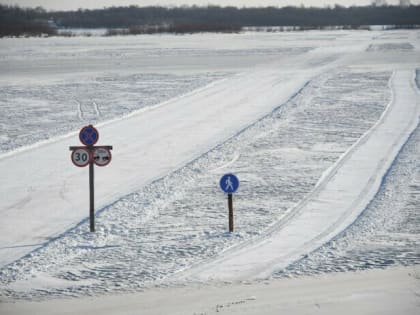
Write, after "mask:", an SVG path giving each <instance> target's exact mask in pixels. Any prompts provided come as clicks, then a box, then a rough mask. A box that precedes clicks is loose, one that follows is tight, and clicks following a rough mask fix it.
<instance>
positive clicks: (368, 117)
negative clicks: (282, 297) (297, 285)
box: [0, 31, 420, 300]
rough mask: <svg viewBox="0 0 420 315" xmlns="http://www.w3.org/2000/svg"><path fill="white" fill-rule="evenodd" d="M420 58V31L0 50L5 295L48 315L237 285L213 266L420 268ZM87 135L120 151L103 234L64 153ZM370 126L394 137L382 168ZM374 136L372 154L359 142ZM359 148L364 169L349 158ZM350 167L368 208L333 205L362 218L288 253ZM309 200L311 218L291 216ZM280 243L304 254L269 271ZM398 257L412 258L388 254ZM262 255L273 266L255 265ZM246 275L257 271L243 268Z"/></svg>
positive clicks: (101, 193)
mask: <svg viewBox="0 0 420 315" xmlns="http://www.w3.org/2000/svg"><path fill="white" fill-rule="evenodd" d="M419 48H420V32H418V31H387V32H376V31H337V32H315V31H311V32H298V33H275V34H271V33H267V34H262V33H244V34H233V35H232V34H231V35H211V34H201V35H191V36H189V35H188V36H170V35H157V36H136V37H107V38H102V37H92V38H43V39H2V40H1V41H0V95H1V96H2V97H1V98H0V99H1V100H0V110H1V111H2V115H1V118H0V128H1V134H0V150H1V152H2V153H1V154H2V155H0V171H1V174H2V178H1V179H0V184H1V186H0V187H1V188H0V189H1V191H0V192H1V195H2V200H1V201H0V215H1V217H2V220H1V223H0V262H1V264H2V265H3V267H2V269H0V294H1V295H2V296H3V297H4V298H10V299H15V298H18V299H20V298H23V299H36V300H38V299H45V298H46V299H49V298H52V297H62V296H81V295H98V294H102V293H109V292H111V293H112V292H121V291H123V292H125V291H132V290H139V289H141V288H144V287H145V286H150V285H156V284H160V285H167V284H169V283H173V282H179V281H181V282H182V283H185V281H191V279H193V280H198V281H203V279H204V281H207V280H208V279H219V280H222V281H223V280H226V279H230V278H231V276H230V275H229V276H227V275H224V273H223V272H222V271H221V270H219V269H218V268H214V267H211V266H214V265H215V264H216V265H218V264H219V262H225V263H226V266H235V267H234V269H233V270H232V273H233V274H235V277H234V278H235V279H239V280H248V279H253V278H254V277H255V276H256V275H257V274H258V275H261V274H264V276H265V277H270V276H271V275H274V276H284V275H285V274H286V275H291V274H302V273H305V274H314V273H319V272H323V271H331V270H341V269H342V270H352V269H355V268H356V269H361V268H364V266H372V267H381V266H383V265H392V264H395V263H396V264H413V263H414V264H417V263H418V262H419V254H418V251H416V249H415V248H416V247H417V248H418V246H417V244H418V242H419V238H418V234H416V231H418V228H419V224H418V222H419V219H418V214H416V212H415V211H414V210H413V211H410V210H407V205H412V206H413V208H415V204H416V199H415V197H416V196H417V195H416V189H415V188H416V187H418V185H417V179H416V177H415V176H414V175H413V174H415V171H416V169H417V165H416V164H415V163H414V162H413V159H414V157H415V156H416V155H417V153H416V152H417V151H416V146H415V143H416V139H417V138H418V135H417V134H418V130H417V129H416V125H417V115H418V112H417V111H418V105H419V94H418V87H417V86H416V84H415V73H416V69H418V68H420V54H419ZM403 95H405V96H403ZM402 106H404V110H401V108H402ZM402 112H404V113H406V114H407V115H406V116H407V117H405V116H404V115H400V114H401V113H402ZM384 113H388V116H389V120H386V119H385V118H384V115H385V114H384ZM385 116H386V115H385ZM394 118H395V119H394ZM88 123H92V124H95V125H97V126H98V129H99V131H100V132H101V141H104V144H105V142H106V144H112V145H114V152H113V155H114V159H113V161H112V163H111V164H110V165H109V166H108V167H107V168H104V169H100V170H98V171H97V183H98V185H97V189H98V193H97V198H98V200H97V205H98V216H97V233H95V234H90V233H89V232H88V223H87V222H86V221H85V219H86V217H87V214H88V213H87V205H88V200H87V192H86V190H85V188H86V186H87V174H86V173H87V172H86V170H84V169H81V170H79V169H76V168H75V167H74V166H73V165H72V164H71V162H70V159H69V152H68V146H69V145H75V144H77V141H76V140H77V131H78V129H80V128H81V127H82V126H84V125H86V124H88ZM378 124H379V125H381V124H383V125H384V126H385V127H384V131H383V132H388V131H390V134H389V135H388V136H387V137H388V140H389V141H390V142H391V139H392V143H391V145H390V146H389V150H388V149H387V150H388V151H384V152H387V154H384V153H378V152H381V151H380V150H379V149H377V148H375V146H374V144H375V143H377V144H378V143H379V144H380V143H383V144H384V145H385V144H387V141H386V139H387V138H386V137H384V136H383V134H385V133H383V134H382V136H381V135H377V134H380V132H379V131H378V132H376V131H377V129H380V128H379V127H377V126H378ZM399 130H401V131H399ZM413 130H415V131H414V133H413V134H412V136H411V137H410V138H409V136H410V134H411V132H412V131H413ZM367 134H368V135H370V134H372V135H373V136H372V139H374V140H372V141H371V142H369V141H367V140H366V141H365V140H360V139H364V137H365V138H368V137H367V136H366V135H367ZM369 137H370V136H369ZM373 137H376V138H373ZM407 139H409V140H408V142H406V140H407ZM376 140H377V141H376ZM381 141H382V142H381ZM358 143H362V144H363V145H359V144H358ZM361 147H364V148H365V149H364V150H366V152H368V153H369V154H370V156H371V157H372V158H371V159H369V160H371V162H372V163H373V164H372V165H371V164H366V165H367V166H364V165H365V164H363V163H365V162H363V159H361V157H360V156H358V155H357V154H356V153H354V154H353V151H354V152H359V151H358V150H359V149H360V150H361ZM351 148H355V149H351ZM400 149H402V151H401V153H399V150H400ZM349 152H350V153H351V154H350V155H349ZM388 153H389V154H388ZM398 153H399V155H397V154H398ZM366 154H367V153H364V155H363V154H362V155H361V156H366ZM385 155H386V156H387V159H388V160H389V161H388V160H387V162H386V163H385V162H384V163H383V162H381V161H382V160H384V158H383V157H384V156H385ZM352 158H353V160H354V161H353V162H351V163H353V164H349V163H350V162H347V161H352ZM358 159H361V160H358ZM28 161H29V162H28ZM343 161H344V162H343ZM376 161H377V162H376ZM345 162H347V164H345ZM346 165H350V166H349V168H351V170H354V172H355V174H360V176H357V178H361V176H363V175H364V174H367V171H364V170H363V167H367V168H369V170H372V169H373V170H375V171H374V172H372V176H373V177H375V178H376V181H378V180H379V186H375V185H373V186H369V185H370V184H369V185H368V186H369V187H371V188H370V189H371V190H361V191H358V190H357V188H360V187H357V186H360V185H362V184H360V185H355V184H353V185H347V186H348V191H350V190H353V191H354V193H355V194H356V195H357V196H359V197H360V196H361V197H360V198H359V197H358V198H355V199H357V200H365V199H366V200H365V201H364V202H363V203H362V206H360V207H359V208H357V207H355V206H354V207H353V204H354V202H353V199H351V198H353V197H352V195H351V194H350V193H349V194H345V195H343V196H344V197H343V198H341V197H342V196H341V195H339V194H340V193H342V191H338V192H336V193H337V194H338V195H337V199H339V198H340V199H342V200H344V201H346V200H348V202H349V204H351V205H352V207H353V208H351V209H352V210H351V211H350V212H351V213H352V215H349V216H348V217H346V219H345V220H342V222H341V223H340V224H335V225H334V226H335V228H333V229H331V225H328V224H327V223H326V222H327V221H328V220H326V221H325V226H324V225H322V224H314V225H313V226H312V227H311V229H312V228H313V232H310V231H308V232H307V233H306V232H305V233H303V234H301V235H300V236H299V237H300V238H301V239H299V241H296V240H297V239H298V236H297V234H298V233H297V231H301V230H304V229H305V227H308V226H309V225H308V222H310V221H312V223H316V220H312V219H313V218H315V215H314V216H312V217H311V215H312V214H311V213H316V212H317V211H318V213H322V212H323V211H322V210H323V209H324V208H323V207H325V209H327V208H328V207H330V208H331V207H333V206H334V207H336V205H335V204H333V203H332V200H333V199H334V198H330V197H331V196H332V193H331V192H330V191H328V189H327V188H326V187H328V183H329V182H332V181H333V180H337V183H340V176H341V175H340V174H341V173H340V169H343V170H345V171H343V172H346V173H349V171H348V170H346V168H345V166H346ZM377 165H382V166H381V167H379V166H377ZM389 167H391V170H390V171H388V169H389ZM333 171H334V172H335V173H334V172H333ZM226 172H234V173H236V174H237V175H238V176H239V178H240V180H241V188H240V191H239V192H238V194H237V195H235V215H236V223H235V226H236V227H237V229H236V231H235V233H233V234H231V235H230V234H229V233H226V229H227V227H226V224H227V222H226V221H227V214H226V200H225V197H224V195H223V194H222V193H221V192H220V191H219V188H218V187H217V183H218V179H219V178H220V176H221V175H223V174H224V173H226ZM350 172H351V171H350ZM334 174H338V175H337V176H335V175H334ZM385 174H387V176H386V177H385V180H384V181H381V179H382V177H383V176H384V175H385ZM346 176H348V175H346ZM369 176H370V175H369ZM393 176H394V177H395V179H394V177H393ZM373 177H372V178H373ZM343 178H349V177H343ZM342 182H343V181H342ZM344 182H346V181H344ZM368 183H370V181H368ZM363 185H364V184H363ZM347 186H346V187H347ZM320 187H321V188H320ZM407 187H408V188H407ZM406 188H407V189H409V191H410V193H405V194H400V193H398V192H406V191H407V190H406ZM321 189H323V190H322V191H320V190H321ZM378 189H379V193H378V194H377V195H375V194H376V192H377V191H378ZM366 191H369V193H365V192H366ZM389 191H391V193H389ZM314 192H317V193H318V192H320V195H319V196H321V197H319V198H320V199H319V200H317V206H316V209H315V208H310V207H309V208H305V207H302V208H299V209H301V210H300V212H298V213H299V214H297V215H296V216H295V215H293V216H291V215H290V213H291V211H292V212H293V209H296V207H300V206H299V205H300V204H301V203H302V202H303V201H305V200H308V202H309V204H310V200H312V199H311V198H313V197H314V196H315V195H316V194H315V193H314ZM323 192H324V195H322V193H323ZM325 194H328V196H330V197H328V198H327V197H326V195H325ZM394 196H395V197H394ZM397 196H398V198H397ZM346 198H347V199H346ZM363 198H365V199H363ZM372 198H373V201H372V202H370V200H372ZM305 202H306V201H305ZM352 202H353V203H352ZM390 204H391V205H392V206H389V205H390ZM343 206H346V207H348V205H343ZM398 209H399V210H398ZM353 210H354V211H353ZM311 211H312V212H311ZM337 211H339V210H337ZM300 214H302V216H301V217H300ZM360 214H361V216H360V217H359V219H357V220H356V221H355V219H356V218H357V217H358V216H359V215H360ZM305 216H306V217H307V218H306V219H305V220H306V223H304V222H305V220H303V218H305ZM329 217H331V216H329ZM389 217H392V220H390V221H387V222H388V224H387V225H381V222H383V221H384V220H385V218H389ZM295 218H296V220H295ZM299 218H302V221H299ZM311 218H312V219H311ZM354 221H355V223H354V224H353V225H352V223H353V222H354ZM302 222H303V223H302ZM319 222H321V221H319ZM413 222H414V223H413ZM416 222H417V223H416ZM349 225H351V227H350V228H347V227H348V226H349ZM378 226H380V227H381V229H380V230H377V229H375V228H374V227H378ZM16 227H19V228H16ZM287 228H289V230H288V229H287ZM407 228H409V231H406V234H404V235H405V236H404V237H401V235H400V236H398V237H397V235H396V234H398V233H400V232H399V231H402V230H406V229H407ZM372 230H376V232H372ZM282 231H287V235H289V236H290V237H291V238H290V240H289V242H288V244H289V246H290V245H296V248H295V249H296V251H293V252H292V251H289V252H287V251H283V252H282V254H281V255H280V254H279V255H276V251H273V250H272V249H273V247H271V246H273V245H270V244H274V243H276V242H275V236H276V235H277V234H278V235H280V236H281V238H282V239H285V238H284V236H283V235H282V234H281V233H282ZM342 231H344V232H343V233H341V232H342ZM396 231H397V232H396ZM311 233H312V234H311ZM340 233H341V234H340ZM381 233H382V234H381ZM318 234H322V235H324V236H325V237H323V238H320V237H317V235H318ZM380 235H382V236H383V237H381V241H380V244H379V245H375V246H372V242H371V241H368V240H373V239H376V238H378V237H380ZM384 235H386V237H385V236H384ZM293 237H295V238H293ZM314 239H316V240H317V241H316V242H315V241H313V240H314ZM331 239H334V241H333V242H328V241H330V240H331ZM286 241H287V238H286ZM293 242H296V243H293ZM325 243H327V244H326V245H325V246H324V247H322V245H324V244H325ZM396 243H398V244H400V245H401V248H403V249H404V250H403V252H404V253H405V254H404V255H402V254H401V252H399V251H395V252H393V251H392V250H390V248H391V247H392V245H395V244H396ZM264 244H265V245H264ZM267 244H268V245H267ZM299 244H305V246H300V245H299ZM308 244H310V246H309V245H308ZM264 246H265V247H266V248H267V251H270V252H272V253H273V254H272V255H271V256H270V257H266V256H264V255H263V254H261V255H259V254H258V251H255V248H260V249H261V251H263V249H264ZM279 246H280V245H279ZM318 247H321V248H320V249H319V250H316V249H317V248H318ZM279 248H281V249H282V250H284V249H285V247H284V246H283V245H281V246H280V247H279ZM314 250H315V251H314ZM261 251H260V253H261ZM308 254H310V256H309V257H306V255H308ZM395 255H397V256H398V259H397V258H395V257H394V256H395ZM256 257H258V259H255V258H256ZM265 257H266V258H267V261H264V259H265ZM301 257H306V258H304V259H302V260H301V259H300V258H301ZM381 257H382V258H383V259H382V258H381ZM218 259H220V260H218ZM251 260H254V262H253V263H254V264H255V266H254V267H255V268H254V267H253V266H251V267H250V268H248V267H246V268H245V267H241V264H243V262H244V261H245V262H246V261H248V263H249V261H251ZM384 260H386V261H387V263H383V261H384ZM364 261H366V263H364ZM245 265H246V264H243V266H245ZM221 266H223V265H221ZM248 266H249V264H248ZM339 266H340V267H339ZM192 267H194V268H192ZM191 268H192V269H191ZM228 268H229V267H228ZM197 270H198V272H199V273H202V272H204V274H205V276H204V278H202V277H201V276H200V277H198V278H197V277H196V275H197ZM174 273H175V274H176V276H175V277H173V274H174Z"/></svg>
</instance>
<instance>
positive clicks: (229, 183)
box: [225, 176, 234, 191]
mask: <svg viewBox="0 0 420 315" xmlns="http://www.w3.org/2000/svg"><path fill="white" fill-rule="evenodd" d="M225 184H226V186H225V191H233V190H234V188H233V183H232V180H231V179H230V176H228V178H227V179H226V181H225Z"/></svg>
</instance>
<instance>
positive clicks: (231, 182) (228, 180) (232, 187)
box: [219, 174, 239, 233]
mask: <svg viewBox="0 0 420 315" xmlns="http://www.w3.org/2000/svg"><path fill="white" fill-rule="evenodd" d="M219 184H220V188H221V189H222V191H223V192H224V193H226V194H227V195H228V209H229V232H230V233H232V232H233V229H234V224H233V194H234V193H235V192H236V191H237V190H238V188H239V179H238V178H237V177H236V176H235V175H233V174H225V175H223V176H222V178H221V179H220V182H219Z"/></svg>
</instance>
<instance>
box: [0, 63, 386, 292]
mask: <svg viewBox="0 0 420 315" xmlns="http://www.w3.org/2000/svg"><path fill="white" fill-rule="evenodd" d="M389 76H390V73H389V72H360V71H352V70H350V69H347V70H345V71H343V70H342V71H340V72H332V73H329V74H327V75H323V76H320V77H319V78H317V79H316V80H314V81H313V82H312V83H311V84H310V85H309V86H307V87H306V88H305V89H304V90H302V92H301V93H300V94H299V95H298V96H297V97H295V98H294V99H293V100H291V101H290V102H288V103H287V104H286V105H285V106H282V107H280V108H279V109H277V110H276V111H275V112H273V113H272V114H271V115H269V116H267V117H266V118H264V119H263V120H261V121H259V122H258V123H256V124H255V125H254V126H252V127H250V128H248V129H247V130H245V131H244V132H242V133H240V134H239V135H238V136H236V137H234V138H232V139H230V140H229V141H228V142H226V143H224V144H223V145H221V146H219V147H218V148H216V149H215V150H213V151H211V152H209V153H208V154H206V155H205V156H203V157H201V158H199V159H198V160H196V161H194V162H193V163H191V164H189V165H187V166H186V167H185V168H182V169H181V170H179V171H178V172H175V173H173V174H171V175H169V176H167V177H164V178H163V179H161V180H159V181H157V182H155V183H153V184H151V185H149V186H146V187H145V188H144V189H142V190H141V191H139V192H137V193H135V194H132V195H128V196H127V197H125V198H123V199H121V200H120V201H118V202H116V203H115V204H113V205H112V206H110V207H107V208H106V209H104V210H103V211H102V212H101V214H100V215H99V216H98V219H97V232H96V233H95V234H90V233H88V232H87V231H88V228H87V224H88V223H87V222H86V223H83V224H82V225H80V226H78V227H77V228H75V229H74V230H72V231H70V232H69V233H67V234H66V235H64V236H63V237H62V238H60V239H58V240H56V241H53V242H52V243H49V244H48V246H46V247H45V248H43V249H41V250H40V251H37V252H34V253H33V254H31V255H30V256H29V257H26V258H24V259H22V260H19V261H18V262H16V263H15V264H12V265H10V266H9V267H7V268H4V269H3V270H2V277H1V281H2V282H3V284H4V285H6V286H5V288H6V290H5V293H4V294H5V295H7V296H13V297H24V298H28V297H29V296H30V297H31V298H32V299H37V298H42V297H51V296H60V295H70V296H74V295H85V294H98V293H104V292H109V291H121V290H123V291H125V290H132V289H139V288H142V287H144V286H145V285H150V284H153V283H155V282H156V281H157V280H162V279H164V278H166V277H168V276H170V275H172V274H173V273H174V272H177V271H181V270H183V269H186V268H188V267H190V266H192V265H194V264H195V263H197V262H201V261H202V260H205V259H208V258H212V257H215V256H217V255H219V254H220V253H222V252H223V251H226V250H228V249H229V247H232V246H235V245H238V244H240V243H242V242H244V241H247V240H251V239H253V238H255V237H256V236H258V235H260V234H262V233H264V231H265V230H267V229H268V228H269V227H270V226H271V225H272V224H273V223H274V222H276V221H278V220H279V219H280V218H281V217H282V216H283V215H284V213H285V212H286V210H287V209H288V208H290V207H292V206H293V205H295V204H296V203H297V202H298V201H299V200H301V199H302V198H303V197H304V196H305V195H306V194H307V193H308V192H310V191H311V189H312V188H313V187H314V186H315V185H316V183H317V181H318V178H319V177H320V176H321V174H322V173H323V172H324V171H325V170H326V169H327V168H328V167H329V166H331V165H332V164H333V162H334V161H336V160H337V159H338V157H339V156H340V155H341V154H342V153H343V152H344V151H345V150H346V149H347V148H348V147H349V146H350V145H351V144H352V143H354V142H355V141H356V140H357V139H358V138H359V137H360V136H361V135H362V134H363V133H364V132H365V131H366V130H367V129H368V128H370V127H371V125H372V124H373V123H374V122H375V121H376V120H377V119H378V117H379V116H380V115H381V113H382V111H383V109H384V107H385V104H387V102H388V99H389V97H390V95H389V92H388V90H387V82H388V79H389ZM362 87H369V88H368V89H366V90H365V91H366V92H364V93H357V94H356V93H355V92H356V91H359V90H360V89H361V88H362ZM231 159H232V160H231ZM227 171H233V172H235V173H236V174H237V175H238V176H239V178H240V179H241V189H240V192H239V193H238V194H237V195H235V197H234V200H235V215H236V222H235V225H236V233H234V234H233V235H229V233H227V232H226V230H227V227H226V225H227V210H226V200H225V198H224V196H223V194H222V193H220V191H219V188H218V185H217V180H218V179H219V177H220V176H221V175H222V174H223V173H224V172H227ZM51 257H54V259H53V260H52V261H51ZM22 271H23V272H22ZM39 272H40V273H41V274H43V273H45V272H48V273H49V274H50V275H52V276H54V277H56V278H57V279H63V280H66V281H67V280H72V281H73V283H72V285H69V286H68V287H67V289H64V288H62V287H61V286H60V287H58V288H54V286H51V287H50V289H49V290H48V291H45V290H44V289H43V288H37V286H36V283H34V282H33V279H34V278H36V277H37V274H38V273H39ZM28 275H30V277H29V278H28ZM25 278H26V279H27V280H28V287H30V288H31V289H30V290H29V289H26V290H16V289H15V287H14V286H13V283H14V281H16V280H18V279H25ZM94 280H97V281H98V282H97V283H94V284H92V285H90V286H86V285H85V284H84V283H85V282H86V281H92V282H94ZM79 281H81V284H79ZM153 281H154V282H153ZM19 282H20V283H21V282H22V280H19ZM8 283H11V284H12V287H10V288H9V286H8V285H7V284H8Z"/></svg>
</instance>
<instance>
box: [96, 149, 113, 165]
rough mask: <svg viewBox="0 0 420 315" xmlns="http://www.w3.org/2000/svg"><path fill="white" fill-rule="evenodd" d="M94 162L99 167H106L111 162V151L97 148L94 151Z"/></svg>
mask: <svg viewBox="0 0 420 315" xmlns="http://www.w3.org/2000/svg"><path fill="white" fill-rule="evenodd" d="M93 161H94V162H95V164H96V165H98V166H105V165H108V164H109V162H111V151H110V150H108V149H106V148H96V149H95V150H94V151H93Z"/></svg>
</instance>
